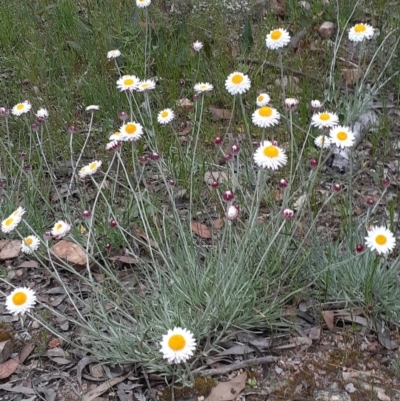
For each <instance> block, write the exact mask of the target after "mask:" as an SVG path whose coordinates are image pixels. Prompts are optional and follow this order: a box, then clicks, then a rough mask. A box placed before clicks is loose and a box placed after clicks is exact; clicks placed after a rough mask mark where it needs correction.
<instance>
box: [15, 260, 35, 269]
mask: <svg viewBox="0 0 400 401" xmlns="http://www.w3.org/2000/svg"><path fill="white" fill-rule="evenodd" d="M18 267H24V268H26V269H29V268H30V269H36V268H37V267H39V263H38V262H37V261H36V260H26V261H25V262H22V263H20V264H19V265H18Z"/></svg>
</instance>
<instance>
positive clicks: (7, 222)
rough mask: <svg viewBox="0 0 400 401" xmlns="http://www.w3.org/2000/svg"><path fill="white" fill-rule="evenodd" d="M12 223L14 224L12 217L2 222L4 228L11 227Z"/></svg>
mask: <svg viewBox="0 0 400 401" xmlns="http://www.w3.org/2000/svg"><path fill="white" fill-rule="evenodd" d="M13 222H14V219H13V218H12V217H9V218H8V219H7V220H6V221H5V222H4V224H5V225H6V226H11V225H12V224H13Z"/></svg>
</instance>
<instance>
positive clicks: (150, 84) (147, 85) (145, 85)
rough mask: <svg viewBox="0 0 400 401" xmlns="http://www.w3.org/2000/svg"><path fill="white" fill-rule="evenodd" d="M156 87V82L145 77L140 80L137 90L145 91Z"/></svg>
mask: <svg viewBox="0 0 400 401" xmlns="http://www.w3.org/2000/svg"><path fill="white" fill-rule="evenodd" d="M155 87H156V83H155V82H154V81H153V80H151V79H146V80H145V81H140V82H139V84H138V86H137V88H136V89H137V91H138V92H146V91H149V90H153V89H154V88H155Z"/></svg>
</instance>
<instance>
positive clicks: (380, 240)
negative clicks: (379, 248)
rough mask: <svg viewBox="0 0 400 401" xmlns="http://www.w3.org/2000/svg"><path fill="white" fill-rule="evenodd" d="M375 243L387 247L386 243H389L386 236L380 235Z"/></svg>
mask: <svg viewBox="0 0 400 401" xmlns="http://www.w3.org/2000/svg"><path fill="white" fill-rule="evenodd" d="M375 242H376V243H377V244H378V245H385V244H386V242H387V238H386V237H385V236H384V235H382V234H379V235H377V236H376V238H375Z"/></svg>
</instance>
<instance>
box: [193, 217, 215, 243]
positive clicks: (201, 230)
mask: <svg viewBox="0 0 400 401" xmlns="http://www.w3.org/2000/svg"><path fill="white" fill-rule="evenodd" d="M191 228H192V231H193V232H194V233H195V234H197V235H198V236H199V237H201V238H207V239H208V238H211V231H210V229H209V228H208V227H207V226H205V225H204V224H201V223H199V222H198V221H194V222H193V223H192V225H191Z"/></svg>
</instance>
